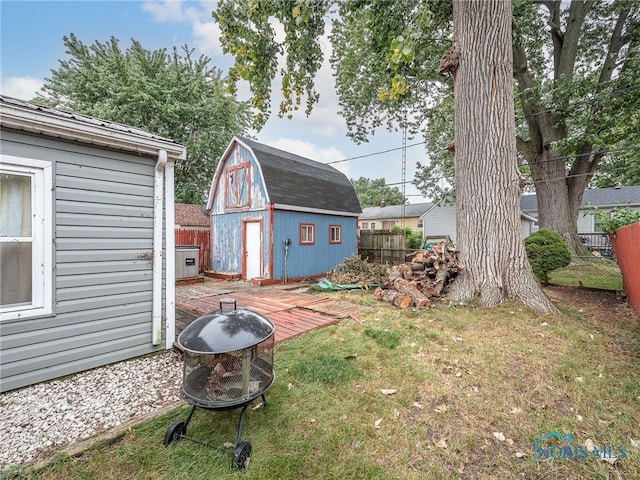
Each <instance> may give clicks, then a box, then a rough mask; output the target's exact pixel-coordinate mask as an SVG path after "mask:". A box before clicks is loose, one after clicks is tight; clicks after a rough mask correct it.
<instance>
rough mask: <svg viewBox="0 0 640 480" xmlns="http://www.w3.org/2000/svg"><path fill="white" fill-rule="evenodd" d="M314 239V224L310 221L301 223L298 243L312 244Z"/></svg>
mask: <svg viewBox="0 0 640 480" xmlns="http://www.w3.org/2000/svg"><path fill="white" fill-rule="evenodd" d="M315 241H316V239H315V226H314V225H313V224H311V223H301V224H300V243H301V244H302V245H312V244H314V243H315Z"/></svg>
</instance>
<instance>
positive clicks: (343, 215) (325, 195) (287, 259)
mask: <svg viewBox="0 0 640 480" xmlns="http://www.w3.org/2000/svg"><path fill="white" fill-rule="evenodd" d="M207 209H208V210H209V212H210V214H211V263H212V265H211V268H212V270H213V272H214V273H215V275H217V276H220V277H221V278H233V277H236V276H238V277H239V278H244V279H247V280H249V279H251V280H252V281H253V279H256V281H259V282H260V284H261V285H262V284H264V282H276V281H283V282H287V281H288V280H291V279H294V278H305V277H313V276H319V275H325V274H326V272H327V271H329V269H331V268H333V267H334V266H335V265H336V264H338V263H339V262H341V261H343V260H344V259H345V258H347V257H350V256H353V255H355V254H356V253H357V251H358V239H357V233H358V229H357V226H358V225H357V222H358V215H359V214H360V211H361V210H360V203H359V202H358V197H357V195H356V192H355V189H354V187H353V185H352V184H351V182H350V181H349V179H348V178H347V177H346V176H345V175H344V174H343V173H341V172H339V171H338V170H336V169H335V168H333V167H331V166H329V165H325V164H323V163H320V162H316V161H313V160H310V159H308V158H304V157H301V156H300V155H296V154H294V153H290V152H285V151H283V150H279V149H277V148H273V147H269V146H267V145H263V144H261V143H258V142H256V141H254V140H249V139H246V138H240V137H234V138H233V139H232V140H231V142H230V143H229V146H228V147H227V149H226V150H225V152H224V154H223V155H222V157H221V158H220V163H219V164H218V167H217V169H216V173H215V175H214V177H213V180H212V182H211V190H210V193H209V201H208V203H207Z"/></svg>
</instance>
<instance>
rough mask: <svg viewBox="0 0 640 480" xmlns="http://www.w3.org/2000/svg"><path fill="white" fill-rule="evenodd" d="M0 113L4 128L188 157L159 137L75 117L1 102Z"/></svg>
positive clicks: (150, 153)
mask: <svg viewBox="0 0 640 480" xmlns="http://www.w3.org/2000/svg"><path fill="white" fill-rule="evenodd" d="M0 112H2V125H3V126H4V127H7V128H12V129H16V130H22V131H25V132H31V133H39V134H43V135H47V136H50V137H55V138H60V139H64V140H71V141H75V142H80V143H85V144H89V145H95V146H100V147H110V148H117V149H121V150H126V151H129V152H135V153H139V154H143V155H150V156H156V155H157V154H158V150H166V151H167V155H168V156H169V158H171V159H172V160H174V161H177V160H185V159H186V158H187V149H186V147H184V146H183V145H180V144H178V143H174V142H169V141H165V140H161V139H159V138H150V137H149V138H148V137H143V136H141V135H136V134H135V133H129V132H121V131H117V130H114V129H111V128H108V127H105V126H101V125H89V124H87V123H85V122H82V121H79V120H76V119H67V118H60V117H56V116H54V115H49V114H47V113H44V112H33V111H29V110H26V109H23V108H20V107H16V106H13V105H6V104H2V105H0Z"/></svg>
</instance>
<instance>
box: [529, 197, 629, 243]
mask: <svg viewBox="0 0 640 480" xmlns="http://www.w3.org/2000/svg"><path fill="white" fill-rule="evenodd" d="M614 207H625V208H629V209H630V210H631V211H634V212H637V211H640V185H635V186H632V187H613V188H592V189H587V190H585V191H584V195H583V196H582V203H581V204H580V209H579V211H578V233H582V234H589V233H595V232H600V230H599V229H598V228H597V227H596V225H595V216H594V214H593V211H594V209H595V208H598V209H600V210H602V211H603V212H607V213H609V212H611V210H612V209H613V208H614ZM520 208H521V209H522V211H523V212H525V213H527V214H529V215H531V216H533V217H535V218H538V203H537V200H536V196H535V195H523V196H522V197H521V198H520ZM534 229H535V230H537V229H538V225H537V223H536V225H535V227H534Z"/></svg>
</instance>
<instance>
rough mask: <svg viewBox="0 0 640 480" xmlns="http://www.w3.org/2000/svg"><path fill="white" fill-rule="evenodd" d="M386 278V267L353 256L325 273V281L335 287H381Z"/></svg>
mask: <svg viewBox="0 0 640 480" xmlns="http://www.w3.org/2000/svg"><path fill="white" fill-rule="evenodd" d="M386 276H387V266H386V265H380V264H375V263H369V262H367V261H366V260H363V259H362V258H360V256H359V255H354V256H353V257H351V258H345V259H344V262H343V263H340V264H338V265H336V266H335V267H333V268H332V269H331V270H329V272H328V273H327V277H326V278H327V279H328V280H329V281H330V282H331V283H334V284H336V285H372V284H373V285H381V284H382V283H383V282H384V281H385V278H386Z"/></svg>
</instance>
